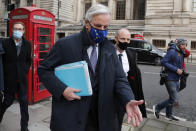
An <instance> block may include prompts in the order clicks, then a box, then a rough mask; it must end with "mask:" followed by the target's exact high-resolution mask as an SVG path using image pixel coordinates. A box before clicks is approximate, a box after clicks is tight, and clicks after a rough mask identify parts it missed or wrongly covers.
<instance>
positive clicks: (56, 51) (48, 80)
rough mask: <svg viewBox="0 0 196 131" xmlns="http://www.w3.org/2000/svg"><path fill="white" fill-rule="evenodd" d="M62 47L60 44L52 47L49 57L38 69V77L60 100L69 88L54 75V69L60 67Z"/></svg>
mask: <svg viewBox="0 0 196 131" xmlns="http://www.w3.org/2000/svg"><path fill="white" fill-rule="evenodd" d="M60 51H61V50H60V47H59V44H58V42H57V43H56V44H55V45H54V46H53V47H52V49H51V51H50V52H49V55H48V56H47V57H46V58H45V60H44V61H43V62H42V63H41V64H40V65H39V67H38V76H39V79H40V81H42V82H43V83H44V85H45V87H46V88H47V89H48V91H49V92H50V93H51V94H52V95H53V96H54V97H56V98H58V99H59V98H60V97H61V96H62V94H63V92H64V90H65V88H66V87H67V85H65V84H63V83H62V82H61V81H60V80H59V79H58V78H57V77H56V76H55V74H54V68H55V67H56V66H58V65H60V61H61V56H60Z"/></svg>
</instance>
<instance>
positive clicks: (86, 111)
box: [38, 4, 143, 131]
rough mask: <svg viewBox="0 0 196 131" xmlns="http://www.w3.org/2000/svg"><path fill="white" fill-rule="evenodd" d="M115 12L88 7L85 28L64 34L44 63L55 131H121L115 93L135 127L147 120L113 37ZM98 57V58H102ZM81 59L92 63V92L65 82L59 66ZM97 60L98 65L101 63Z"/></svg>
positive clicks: (42, 77) (41, 75)
mask: <svg viewBox="0 0 196 131" xmlns="http://www.w3.org/2000/svg"><path fill="white" fill-rule="evenodd" d="M110 19H111V14H110V12H109V9H108V7H106V6H104V5H100V4H99V5H94V6H92V7H91V8H89V10H88V11H87V14H86V18H85V27H84V28H83V30H82V31H81V32H80V33H78V34H74V35H71V36H68V37H65V38H62V39H60V40H59V41H57V42H56V44H55V45H54V46H53V48H52V49H51V51H50V53H49V55H48V56H47V57H46V59H45V60H44V61H43V62H42V63H41V64H40V66H39V68H38V75H39V79H40V80H41V81H42V82H43V83H44V85H45V86H46V88H47V89H48V90H49V91H50V93H51V94H52V96H53V99H52V115H51V123H50V128H51V130H52V131H120V130H121V129H120V127H119V123H118V117H117V111H116V108H115V104H114V103H115V102H114V99H115V96H116V97H118V100H119V101H120V102H121V104H122V105H123V107H124V108H126V111H127V113H128V122H130V120H132V122H133V125H134V126H138V125H139V123H140V122H141V121H142V115H141V112H140V111H139V108H138V105H139V104H142V103H143V100H141V101H135V100H133V99H134V96H133V93H132V91H131V88H130V86H129V83H128V81H127V79H126V76H125V74H124V72H123V69H122V67H121V65H120V62H119V60H118V57H117V55H116V50H115V47H114V46H113V45H112V43H111V42H110V41H109V40H107V38H106V36H107V31H108V26H109V23H110ZM92 57H93V60H95V59H98V60H97V61H93V60H92V59H91V58H92ZM77 61H86V62H87V63H88V68H89V74H90V79H91V84H92V89H93V95H92V96H83V97H80V96H78V95H76V94H75V92H79V91H80V90H78V89H74V88H72V87H69V86H68V85H65V84H63V83H62V82H61V81H60V80H59V79H58V78H57V77H56V76H55V75H54V68H55V67H57V66H59V65H63V64H68V63H73V62H77ZM95 63H96V64H95Z"/></svg>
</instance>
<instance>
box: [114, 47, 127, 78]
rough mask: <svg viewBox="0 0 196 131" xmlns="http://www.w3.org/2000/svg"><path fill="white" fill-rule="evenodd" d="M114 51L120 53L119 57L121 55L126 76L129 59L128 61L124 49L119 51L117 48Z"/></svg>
mask: <svg viewBox="0 0 196 131" xmlns="http://www.w3.org/2000/svg"><path fill="white" fill-rule="evenodd" d="M116 52H117V55H119V54H122V56H121V57H122V65H123V70H124V72H125V74H126V76H127V75H128V74H127V72H128V71H129V61H128V57H127V53H126V52H125V51H123V52H122V53H120V52H119V51H118V50H116Z"/></svg>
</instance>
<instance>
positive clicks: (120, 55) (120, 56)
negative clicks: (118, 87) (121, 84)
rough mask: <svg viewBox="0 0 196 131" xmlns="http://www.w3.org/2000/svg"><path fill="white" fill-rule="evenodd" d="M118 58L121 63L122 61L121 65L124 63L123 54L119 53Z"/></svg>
mask: <svg viewBox="0 0 196 131" xmlns="http://www.w3.org/2000/svg"><path fill="white" fill-rule="evenodd" d="M118 58H119V60H120V63H121V65H122V54H118Z"/></svg>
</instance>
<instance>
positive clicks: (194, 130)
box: [188, 128, 196, 131]
mask: <svg viewBox="0 0 196 131" xmlns="http://www.w3.org/2000/svg"><path fill="white" fill-rule="evenodd" d="M188 131H196V129H193V128H189V129H188Z"/></svg>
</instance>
